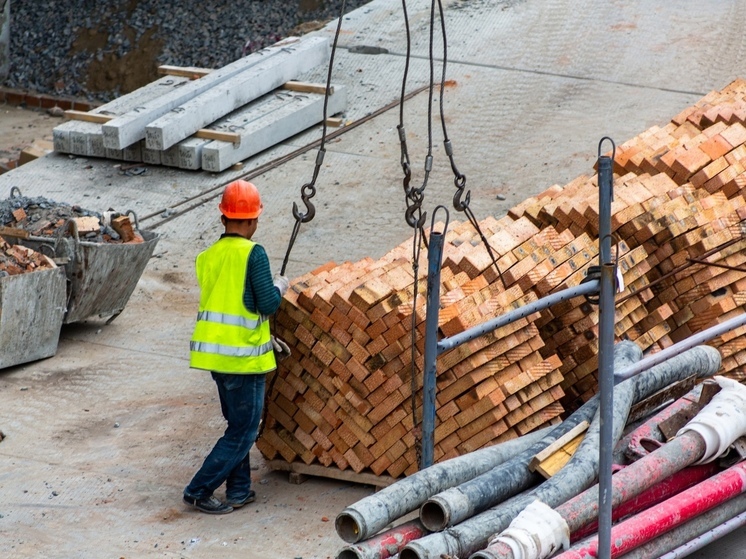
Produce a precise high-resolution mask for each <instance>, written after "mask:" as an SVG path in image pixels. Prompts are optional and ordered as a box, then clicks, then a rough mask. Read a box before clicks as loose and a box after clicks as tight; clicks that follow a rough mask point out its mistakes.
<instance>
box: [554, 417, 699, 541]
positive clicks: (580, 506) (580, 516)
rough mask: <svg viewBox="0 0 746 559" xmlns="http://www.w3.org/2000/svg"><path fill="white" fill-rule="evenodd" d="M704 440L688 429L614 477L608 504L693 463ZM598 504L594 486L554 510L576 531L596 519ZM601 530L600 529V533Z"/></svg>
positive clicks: (622, 501) (596, 487)
mask: <svg viewBox="0 0 746 559" xmlns="http://www.w3.org/2000/svg"><path fill="white" fill-rule="evenodd" d="M705 448H706V446H705V441H704V439H703V438H702V436H701V435H699V433H695V432H694V431H689V432H687V433H684V434H682V435H681V436H680V437H676V438H675V439H673V440H672V441H671V442H670V443H668V444H666V445H664V446H662V447H661V448H659V449H658V450H656V451H655V452H651V453H650V454H648V455H647V456H645V457H644V458H641V459H640V460H638V461H637V462H634V463H632V464H630V465H629V466H627V467H626V468H623V469H622V470H620V471H618V472H617V473H616V474H615V475H614V476H613V480H612V481H613V483H612V486H611V488H610V489H611V491H610V495H609V504H613V505H614V506H618V505H620V504H622V503H625V502H627V501H630V500H631V499H633V498H634V497H636V496H638V495H640V494H641V493H642V492H643V491H645V490H647V489H649V488H651V487H653V486H655V485H657V484H659V483H662V482H663V480H664V479H666V478H668V477H670V476H672V475H673V474H675V473H676V472H679V471H681V470H683V469H684V468H686V467H687V466H690V465H692V464H694V463H695V462H696V461H697V460H699V459H700V458H702V456H704V453H705ZM599 507H600V500H599V486H598V485H595V486H593V487H591V488H590V489H588V490H586V491H584V492H583V493H581V494H580V495H578V496H576V497H574V498H572V499H570V500H569V501H567V502H566V503H564V504H562V505H560V506H559V507H557V509H556V511H557V512H558V513H559V514H560V516H562V517H563V518H564V519H565V521H566V522H567V525H568V527H569V528H570V532H571V533H572V532H575V531H577V530H579V529H580V528H582V527H583V526H585V525H586V524H588V523H590V522H591V521H592V520H594V519H595V518H596V514H597V512H598V510H599ZM600 534H601V532H600V531H599V536H600Z"/></svg>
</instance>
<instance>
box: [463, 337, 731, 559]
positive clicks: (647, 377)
mask: <svg viewBox="0 0 746 559" xmlns="http://www.w3.org/2000/svg"><path fill="white" fill-rule="evenodd" d="M720 363H721V358H720V353H719V352H718V350H716V349H715V348H712V347H709V346H701V347H697V348H693V349H691V350H689V351H688V352H686V353H684V354H681V355H678V356H676V357H673V358H672V359H670V360H669V361H668V362H666V363H662V364H660V365H657V366H656V367H654V368H652V369H649V370H647V371H646V372H645V374H642V375H639V376H636V377H633V378H631V379H630V381H632V382H627V381H625V382H623V383H620V384H619V385H618V386H617V387H616V391H615V394H614V406H613V409H614V433H615V437H612V438H614V439H616V438H618V437H619V435H620V434H621V429H623V427H624V424H625V423H626V418H627V414H628V412H629V409H630V407H631V405H632V404H633V403H635V402H639V401H641V400H643V399H644V398H646V397H647V396H649V395H651V394H654V393H655V392H657V391H658V390H660V389H661V388H663V387H665V386H668V385H669V384H671V383H672V382H675V381H677V380H681V379H683V378H687V377H689V376H691V375H693V374H695V375H697V376H711V375H714V374H715V373H716V372H717V371H718V370H719V369H720ZM597 423H598V417H596V418H595V419H594V422H593V423H592V424H591V428H589V429H588V431H587V433H586V435H585V438H584V439H583V442H582V443H581V444H580V447H579V448H578V450H577V451H576V452H575V454H574V455H573V457H572V459H571V460H570V462H568V463H567V464H566V465H565V467H564V468H562V469H561V470H560V471H559V472H557V473H556V474H555V475H554V476H553V477H552V478H551V479H549V480H548V481H546V482H544V483H543V484H542V485H541V486H539V487H538V488H537V489H535V490H534V491H532V492H531V493H530V494H529V496H528V498H527V499H526V502H525V504H524V507H525V506H526V505H528V504H529V502H532V501H534V500H537V499H538V500H540V501H541V502H542V503H544V504H546V505H548V506H549V507H558V506H560V505H562V504H563V503H565V502H566V501H568V500H569V499H572V498H573V497H575V496H576V495H578V494H579V493H581V492H582V491H584V490H585V489H586V488H588V487H590V486H591V484H592V483H593V480H594V478H595V476H596V472H597V470H598V461H597V457H598V452H597V450H596V448H597V446H596V445H598V441H599V435H598V426H597ZM594 426H595V429H594ZM620 473H621V472H620ZM617 475H619V474H617ZM597 499H598V493H596V495H595V501H594V498H589V499H588V501H591V503H590V505H589V506H592V507H594V508H595V506H596V504H597ZM520 512H521V510H519V511H515V512H514V514H513V516H512V517H511V518H510V519H509V520H508V521H507V522H506V523H505V524H504V525H501V526H500V528H499V530H496V532H499V531H502V530H504V529H505V528H506V527H507V525H508V524H509V523H510V521H511V520H512V519H513V518H514V517H515V516H517V514H518V513H520ZM498 536H499V534H498ZM500 544H501V542H500V541H499V540H497V541H496V542H495V543H494V544H491V545H490V546H489V547H487V548H486V549H484V550H482V551H480V552H478V553H476V554H474V555H473V556H472V557H473V558H478V559H498V558H499V559H505V558H509V557H513V555H512V551H511V549H510V548H509V547H508V546H506V545H505V546H503V545H500Z"/></svg>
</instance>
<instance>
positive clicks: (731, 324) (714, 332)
mask: <svg viewBox="0 0 746 559" xmlns="http://www.w3.org/2000/svg"><path fill="white" fill-rule="evenodd" d="M745 324H746V313H744V314H740V315H738V316H736V317H733V318H731V319H729V320H726V321H725V322H723V323H722V324H716V325H715V326H713V327H711V328H708V329H707V330H702V331H701V332H697V333H696V334H692V335H691V336H689V337H688V338H686V339H685V340H682V341H680V342H678V343H676V344H674V345H672V346H670V347H667V348H666V349H663V350H661V351H659V352H657V353H653V354H652V355H650V356H648V357H646V358H645V359H643V360H642V361H639V362H637V363H635V364H634V365H631V366H630V367H627V368H626V369H624V370H622V371H619V372H616V371H615V372H614V377H615V380H616V381H617V382H619V381H622V380H626V379H628V378H631V377H633V376H635V375H638V374H640V373H641V372H642V371H644V370H646V369H649V368H650V367H653V366H654V365H657V364H659V363H662V362H664V361H666V360H668V359H671V357H673V356H675V355H678V354H680V353H682V352H684V351H686V350H688V349H691V348H692V347H694V346H697V345H700V344H703V343H705V342H707V341H709V340H711V339H712V338H716V337H717V336H722V335H723V334H726V333H727V332H730V331H731V330H735V329H736V328H738V327H739V326H743V325H745Z"/></svg>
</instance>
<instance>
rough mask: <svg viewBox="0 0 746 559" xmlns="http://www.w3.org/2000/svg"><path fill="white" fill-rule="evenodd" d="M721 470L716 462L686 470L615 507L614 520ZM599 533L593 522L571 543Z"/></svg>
mask: <svg viewBox="0 0 746 559" xmlns="http://www.w3.org/2000/svg"><path fill="white" fill-rule="evenodd" d="M719 469H720V468H718V466H717V464H715V463H714V462H713V463H710V464H701V465H699V466H690V467H687V468H684V469H683V470H681V471H679V472H676V473H675V474H673V475H672V476H670V477H668V478H666V479H664V480H663V481H661V482H660V483H657V484H655V485H653V486H651V487H649V488H648V489H646V490H645V491H643V492H642V493H640V494H639V495H638V496H637V497H634V498H632V499H630V500H629V501H627V502H626V503H621V504H620V505H619V506H615V507H614V509H613V514H612V520H613V521H616V520H619V519H620V518H625V517H627V516H630V515H632V514H637V513H638V512H641V511H643V510H645V509H647V508H649V507H651V506H653V505H656V504H658V503H660V502H661V501H663V500H665V499H668V498H669V497H672V496H673V495H676V494H677V493H681V492H682V491H683V490H684V489H689V488H690V487H691V486H693V485H695V484H697V483H699V482H701V481H704V480H705V479H707V478H708V477H710V476H712V475H714V474H715V473H717V472H718V471H719ZM557 510H559V509H557ZM597 531H598V522H596V521H593V522H591V523H590V524H586V525H585V526H583V527H581V528H579V529H577V530H575V531H574V532H572V533H571V534H570V541H571V542H572V543H575V542H577V541H579V540H582V539H583V538H586V537H588V536H591V535H593V534H595V533H596V532H597Z"/></svg>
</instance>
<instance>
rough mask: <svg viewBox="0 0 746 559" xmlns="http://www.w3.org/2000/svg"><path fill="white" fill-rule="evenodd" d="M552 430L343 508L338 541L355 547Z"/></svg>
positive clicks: (438, 467)
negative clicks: (443, 492) (340, 539)
mask: <svg viewBox="0 0 746 559" xmlns="http://www.w3.org/2000/svg"><path fill="white" fill-rule="evenodd" d="M552 429H554V427H547V428H545V429H540V430H538V431H536V432H534V433H528V434H526V435H523V436H522V437H518V438H516V439H512V440H510V441H507V442H504V443H500V444H496V445H493V446H488V447H486V448H480V449H479V450H475V451H474V452H470V453H469V454H466V455H464V456H457V457H455V458H451V459H450V460H445V461H443V462H440V463H438V464H434V465H433V466H430V467H429V468H426V469H424V470H421V471H419V472H415V473H414V474H412V475H411V476H407V477H406V478H404V479H401V480H399V481H397V482H396V483H393V484H391V485H389V486H388V487H384V488H383V489H381V490H379V491H378V492H376V493H374V494H373V495H369V496H368V497H365V498H363V499H361V500H359V501H357V502H356V503H353V504H351V505H350V506H348V507H346V508H345V509H344V510H343V511H342V512H341V513H339V514H338V515H337V518H336V520H335V522H334V526H335V528H336V530H337V534H338V535H339V537H340V538H342V539H343V540H344V541H346V542H348V543H357V542H359V541H362V540H366V539H368V538H370V537H372V536H373V535H374V534H376V533H378V532H380V531H381V530H383V529H384V528H385V527H386V526H388V525H389V524H391V523H392V522H394V521H395V520H396V519H397V518H400V517H402V516H404V515H405V514H407V513H409V512H412V511H413V510H417V508H418V507H419V506H420V505H421V504H422V503H424V502H425V501H426V500H427V498H428V497H430V496H432V495H435V494H436V493H439V492H441V491H443V490H445V489H448V488H449V487H454V486H456V485H459V484H461V483H463V482H465V481H467V480H469V479H472V478H474V477H476V476H478V475H479V474H481V473H484V472H486V471H488V470H490V469H492V468H494V467H495V466H498V465H500V464H502V463H503V462H505V461H506V460H510V459H511V458H513V457H514V456H516V455H517V454H519V453H521V452H523V451H524V450H526V449H527V448H529V447H530V446H532V445H533V444H535V443H536V442H537V441H539V440H541V439H542V438H543V437H545V436H546V435H547V434H548V433H549V432H550V431H551V430H552Z"/></svg>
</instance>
